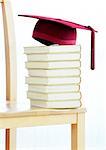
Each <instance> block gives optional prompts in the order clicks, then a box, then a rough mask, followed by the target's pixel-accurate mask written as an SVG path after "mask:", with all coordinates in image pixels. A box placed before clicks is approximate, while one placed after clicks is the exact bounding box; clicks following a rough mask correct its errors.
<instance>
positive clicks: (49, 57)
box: [27, 53, 81, 61]
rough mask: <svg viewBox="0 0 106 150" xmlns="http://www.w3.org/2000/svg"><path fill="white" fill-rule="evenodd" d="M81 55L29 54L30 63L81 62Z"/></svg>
mask: <svg viewBox="0 0 106 150" xmlns="http://www.w3.org/2000/svg"><path fill="white" fill-rule="evenodd" d="M80 58H81V54H80V53H65V54H28V55H27V60H28V61H70V60H80Z"/></svg>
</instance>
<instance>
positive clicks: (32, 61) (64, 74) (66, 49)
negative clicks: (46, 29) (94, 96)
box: [24, 45, 81, 108]
mask: <svg viewBox="0 0 106 150" xmlns="http://www.w3.org/2000/svg"><path fill="white" fill-rule="evenodd" d="M24 53H25V54H26V55H27V62H26V63H25V65H26V68H27V70H28V77H26V84H28V91H27V97H28V98H29V99H30V102H31V105H32V106H39V107H45V108H78V107H80V106H81V92H80V82H81V77H80V75H81V61H80V58H81V50H80V46H77V45H65V46H63V45H62V46H58V45H55V46H37V47H25V48H24Z"/></svg>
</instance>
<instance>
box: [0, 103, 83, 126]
mask: <svg viewBox="0 0 106 150" xmlns="http://www.w3.org/2000/svg"><path fill="white" fill-rule="evenodd" d="M85 111H86V109H85V108H79V109H46V108H39V107H36V108H32V107H30V104H28V105H26V106H25V107H24V104H23V103H20V104H18V103H9V102H8V103H5V104H3V105H0V128H18V127H28V126H38V125H52V124H70V123H71V124H76V123H77V117H78V114H82V113H85Z"/></svg>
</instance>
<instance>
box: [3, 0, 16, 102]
mask: <svg viewBox="0 0 106 150" xmlns="http://www.w3.org/2000/svg"><path fill="white" fill-rule="evenodd" d="M2 15H3V27H4V41H5V55H6V99H7V100H10V101H15V100H16V98H17V65H16V61H17V60H16V44H15V41H16V40H15V33H14V23H13V18H12V17H13V15H12V8H11V3H10V1H9V0H8V1H4V2H3V3H2Z"/></svg>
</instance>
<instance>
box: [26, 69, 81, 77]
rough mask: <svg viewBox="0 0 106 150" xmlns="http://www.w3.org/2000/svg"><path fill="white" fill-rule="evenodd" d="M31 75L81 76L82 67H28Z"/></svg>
mask: <svg viewBox="0 0 106 150" xmlns="http://www.w3.org/2000/svg"><path fill="white" fill-rule="evenodd" d="M28 74H29V76H37V77H64V76H66V77H68V76H79V75H80V74H81V71H80V69H55V70H44V69H28Z"/></svg>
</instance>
